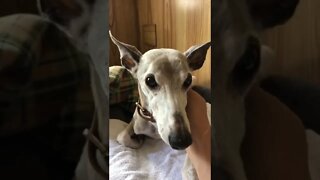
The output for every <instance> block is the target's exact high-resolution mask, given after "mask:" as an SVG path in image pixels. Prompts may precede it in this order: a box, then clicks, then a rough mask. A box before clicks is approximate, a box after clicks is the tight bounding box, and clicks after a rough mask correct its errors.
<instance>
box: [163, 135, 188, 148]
mask: <svg viewBox="0 0 320 180" xmlns="http://www.w3.org/2000/svg"><path fill="white" fill-rule="evenodd" d="M191 143H192V138H191V135H190V133H188V132H186V133H180V134H178V133H171V134H170V135H169V144H170V146H171V147H172V148H173V149H177V150H183V149H185V148H187V147H188V146H190V145H191Z"/></svg>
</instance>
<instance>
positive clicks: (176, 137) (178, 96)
mask: <svg viewBox="0 0 320 180" xmlns="http://www.w3.org/2000/svg"><path fill="white" fill-rule="evenodd" d="M110 38H111V40H112V41H113V43H114V44H115V45H116V46H117V47H118V49H119V52H120V59H121V64H122V66H124V67H125V68H126V69H127V70H128V71H129V72H130V73H131V74H132V75H133V77H134V78H135V79H136V80H137V82H138V92H139V99H140V100H139V101H138V102H137V108H136V109H135V112H134V114H133V117H132V120H131V122H130V123H129V125H128V126H127V127H126V129H124V130H123V131H122V132H121V133H120V134H119V135H118V137H117V141H118V142H119V143H120V144H122V145H125V146H127V147H131V148H139V147H140V146H141V145H142V143H143V140H144V135H146V136H148V137H151V138H155V139H159V138H161V139H162V140H163V141H164V142H165V143H166V144H168V145H170V146H171V147H172V148H173V149H176V150H183V149H186V148H187V147H188V146H189V145H191V143H192V138H191V132H190V124H189V120H188V117H187V114H186V110H185V109H186V106H187V91H188V90H189V89H190V88H191V86H192V75H191V72H192V71H194V70H197V69H199V68H201V67H202V65H203V63H204V61H205V58H206V54H207V50H208V48H209V47H210V42H208V43H205V44H202V45H199V46H193V47H191V48H189V49H188V50H187V51H186V52H184V53H182V52H179V51H178V50H175V49H152V50H149V51H147V52H146V53H144V54H142V53H141V52H140V51H139V50H138V49H137V48H135V47H134V46H131V45H129V44H125V43H123V42H120V41H119V40H117V39H116V38H114V37H113V36H112V34H111V32H110ZM186 176H187V175H186ZM186 178H187V177H186Z"/></svg>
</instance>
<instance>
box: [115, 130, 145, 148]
mask: <svg viewBox="0 0 320 180" xmlns="http://www.w3.org/2000/svg"><path fill="white" fill-rule="evenodd" d="M144 139H145V136H144V135H137V134H132V135H130V134H128V133H127V132H126V131H122V132H121V133H120V134H119V135H118V137H117V141H118V142H119V143H120V144H122V145H124V146H126V147H130V148H133V149H138V148H140V147H141V146H142V144H143V142H144Z"/></svg>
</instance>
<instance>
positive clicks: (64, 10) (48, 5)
mask: <svg viewBox="0 0 320 180" xmlns="http://www.w3.org/2000/svg"><path fill="white" fill-rule="evenodd" d="M37 6H38V10H39V13H40V14H41V15H43V16H46V17H48V18H49V19H50V20H52V21H53V22H55V23H57V24H59V25H62V26H63V27H67V26H68V25H69V24H70V22H71V20H72V19H75V18H76V17H79V16H80V15H81V13H82V12H83V8H82V7H81V5H80V4H79V2H78V1H76V0H68V1H63V0H37Z"/></svg>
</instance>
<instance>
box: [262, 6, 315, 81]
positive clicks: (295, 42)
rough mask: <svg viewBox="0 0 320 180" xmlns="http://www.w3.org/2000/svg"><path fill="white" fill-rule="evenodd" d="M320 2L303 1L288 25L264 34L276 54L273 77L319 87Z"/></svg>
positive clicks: (266, 41) (264, 38) (265, 39)
mask: <svg viewBox="0 0 320 180" xmlns="http://www.w3.org/2000/svg"><path fill="white" fill-rule="evenodd" d="M319 9H320V1H319V0H300V4H299V5H298V7H297V9H296V13H295V15H294V16H293V17H292V18H291V19H290V20H289V21H288V23H287V24H285V25H283V26H280V27H276V28H274V29H272V30H269V31H267V32H265V33H264V34H263V41H264V42H265V43H266V44H267V45H269V46H270V47H272V48H273V49H274V50H275V53H276V59H275V61H273V62H271V70H270V72H271V73H272V74H280V75H284V76H289V77H294V78H299V79H302V80H306V81H309V82H312V83H316V84H318V85H320V11H319Z"/></svg>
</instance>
